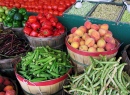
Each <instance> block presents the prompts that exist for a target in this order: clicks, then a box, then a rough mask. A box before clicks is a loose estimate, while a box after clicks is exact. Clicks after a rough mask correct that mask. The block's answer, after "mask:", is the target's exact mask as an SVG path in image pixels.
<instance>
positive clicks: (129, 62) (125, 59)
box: [122, 44, 130, 75]
mask: <svg viewBox="0 0 130 95" xmlns="http://www.w3.org/2000/svg"><path fill="white" fill-rule="evenodd" d="M128 48H129V50H130V44H129V45H126V46H125V47H124V50H123V52H122V62H125V63H127V65H126V66H125V68H124V70H125V71H126V72H127V73H128V74H129V75H130V58H129V56H128ZM129 52H130V51H129Z"/></svg>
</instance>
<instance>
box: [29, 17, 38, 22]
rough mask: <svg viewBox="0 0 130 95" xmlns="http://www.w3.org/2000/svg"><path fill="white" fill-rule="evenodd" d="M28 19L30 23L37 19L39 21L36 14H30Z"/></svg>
mask: <svg viewBox="0 0 130 95" xmlns="http://www.w3.org/2000/svg"><path fill="white" fill-rule="evenodd" d="M28 21H29V22H30V23H33V22H36V21H37V17H36V16H29V19H28Z"/></svg>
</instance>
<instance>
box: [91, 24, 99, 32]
mask: <svg viewBox="0 0 130 95" xmlns="http://www.w3.org/2000/svg"><path fill="white" fill-rule="evenodd" d="M91 29H95V30H97V31H98V30H99V26H98V25H97V24H92V25H91Z"/></svg>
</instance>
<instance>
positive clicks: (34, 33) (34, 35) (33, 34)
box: [30, 30, 38, 37]
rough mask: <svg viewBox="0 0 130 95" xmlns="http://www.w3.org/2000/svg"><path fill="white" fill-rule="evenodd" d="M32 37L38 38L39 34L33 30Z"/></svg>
mask: <svg viewBox="0 0 130 95" xmlns="http://www.w3.org/2000/svg"><path fill="white" fill-rule="evenodd" d="M30 36H32V37H37V36H38V33H37V32H36V31H34V30H33V31H32V32H31V33H30Z"/></svg>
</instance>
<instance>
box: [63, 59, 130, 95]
mask: <svg viewBox="0 0 130 95" xmlns="http://www.w3.org/2000/svg"><path fill="white" fill-rule="evenodd" d="M90 58H91V62H92V63H91V64H90V65H89V66H88V67H87V68H86V69H85V70H84V73H83V74H80V75H73V76H70V84H68V85H66V86H64V88H65V89H66V88H67V89H69V90H68V92H69V93H70V94H71V95H129V94H130V89H129V88H130V83H129V81H130V76H129V75H128V74H127V73H125V72H124V71H123V68H124V66H125V65H126V63H121V64H120V59H121V58H119V59H118V60H115V58H111V59H110V60H107V59H106V58H103V57H102V58H101V60H97V59H94V58H92V57H90Z"/></svg>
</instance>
